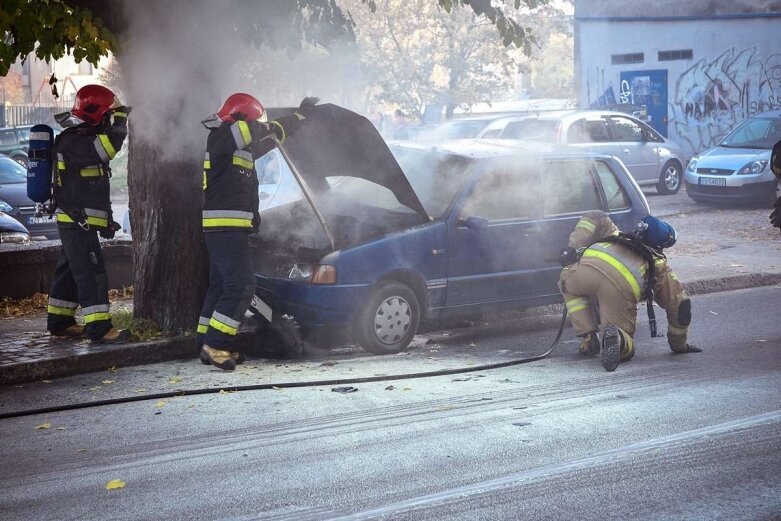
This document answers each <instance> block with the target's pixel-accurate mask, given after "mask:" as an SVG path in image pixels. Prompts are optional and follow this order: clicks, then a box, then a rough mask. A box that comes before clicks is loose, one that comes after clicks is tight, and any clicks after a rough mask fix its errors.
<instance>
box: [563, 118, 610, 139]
mask: <svg viewBox="0 0 781 521" xmlns="http://www.w3.org/2000/svg"><path fill="white" fill-rule="evenodd" d="M609 141H610V131H609V129H608V126H607V121H605V120H604V119H602V118H599V119H579V120H578V121H576V122H575V123H573V124H572V125H571V126H570V128H569V130H568V131H567V143H570V144H572V143H607V142H609Z"/></svg>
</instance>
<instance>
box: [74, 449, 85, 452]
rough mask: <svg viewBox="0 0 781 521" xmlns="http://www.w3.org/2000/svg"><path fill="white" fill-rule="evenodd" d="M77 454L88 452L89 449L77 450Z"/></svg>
mask: <svg viewBox="0 0 781 521" xmlns="http://www.w3.org/2000/svg"><path fill="white" fill-rule="evenodd" d="M76 452H87V449H76Z"/></svg>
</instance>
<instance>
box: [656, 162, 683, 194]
mask: <svg viewBox="0 0 781 521" xmlns="http://www.w3.org/2000/svg"><path fill="white" fill-rule="evenodd" d="M656 189H657V190H658V191H659V193H660V194H663V195H672V194H675V193H678V190H680V189H681V165H679V164H678V163H677V162H676V161H668V162H667V163H665V164H664V168H662V173H661V174H660V175H659V182H658V183H657V184H656Z"/></svg>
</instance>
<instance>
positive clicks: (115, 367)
mask: <svg viewBox="0 0 781 521" xmlns="http://www.w3.org/2000/svg"><path fill="white" fill-rule="evenodd" d="M106 371H108V372H109V373H111V374H116V373H117V366H115V365H112V366H111V367H109V368H108V369H106Z"/></svg>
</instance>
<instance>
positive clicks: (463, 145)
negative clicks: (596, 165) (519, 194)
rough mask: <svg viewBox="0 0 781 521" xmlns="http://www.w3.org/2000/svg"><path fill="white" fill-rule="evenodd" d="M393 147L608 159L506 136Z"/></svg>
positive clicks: (482, 155) (472, 155)
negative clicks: (504, 137)
mask: <svg viewBox="0 0 781 521" xmlns="http://www.w3.org/2000/svg"><path fill="white" fill-rule="evenodd" d="M393 148H399V149H403V150H419V151H430V152H432V153H439V154H445V155H449V156H456V157H463V158H466V159H486V158H494V157H511V156H517V155H523V156H524V157H528V158H537V159H586V158H587V159H595V158H602V159H609V158H610V157H611V156H610V155H609V154H600V153H596V152H592V151H589V150H585V149H582V148H577V147H569V146H565V145H553V144H550V143H545V142H541V141H516V140H509V139H457V140H449V141H436V142H413V141H400V142H398V143H394V144H393Z"/></svg>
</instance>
